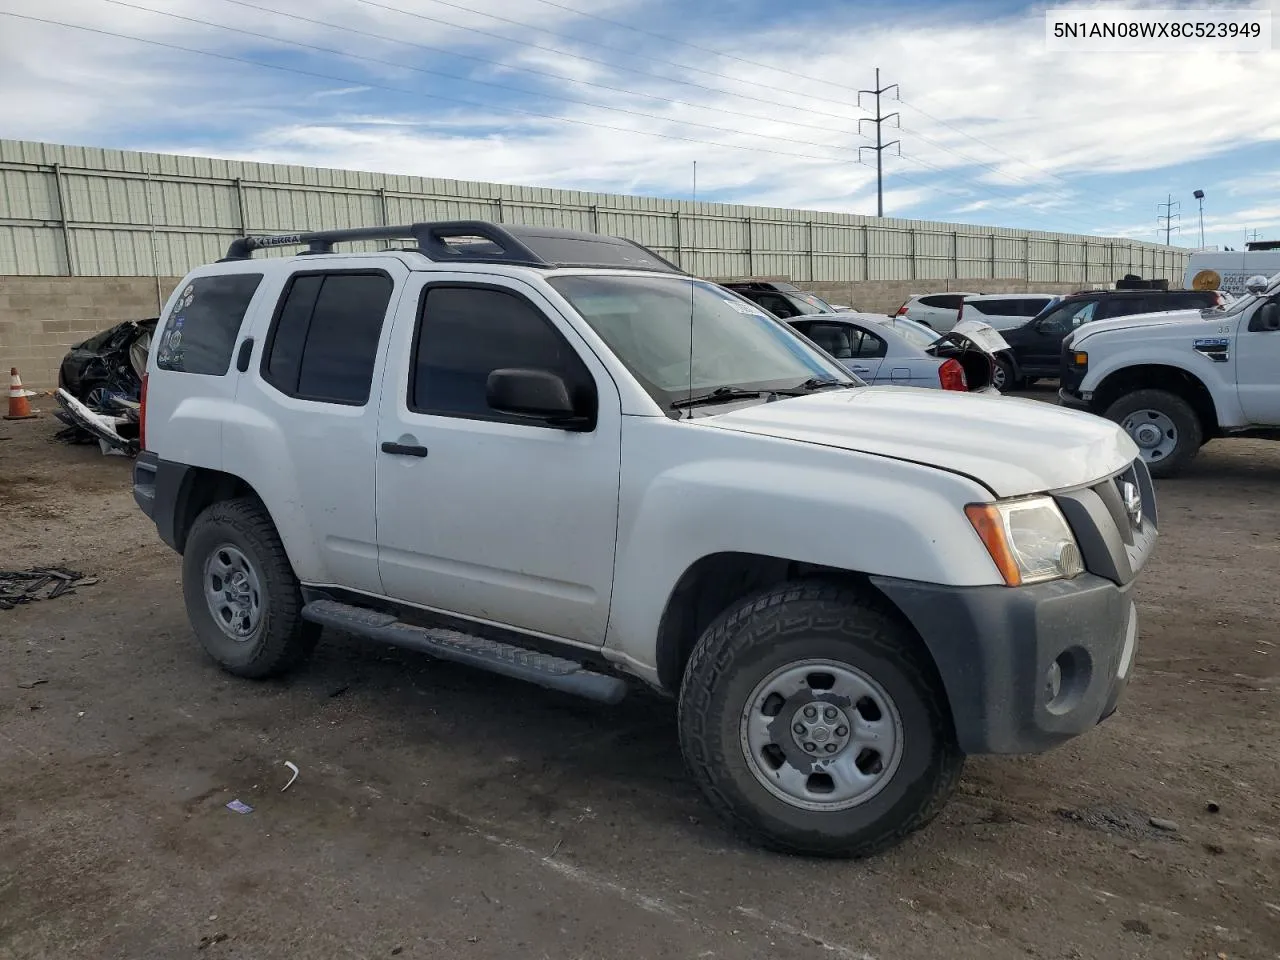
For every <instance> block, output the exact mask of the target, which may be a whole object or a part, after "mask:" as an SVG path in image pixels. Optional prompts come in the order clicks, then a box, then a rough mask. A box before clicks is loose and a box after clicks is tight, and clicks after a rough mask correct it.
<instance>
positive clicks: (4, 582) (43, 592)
mask: <svg viewBox="0 0 1280 960" xmlns="http://www.w3.org/2000/svg"><path fill="white" fill-rule="evenodd" d="M97 582H98V580H97V578H96V577H86V576H85V575H84V574H82V573H76V572H75V571H74V570H67V569H65V568H64V567H39V568H36V569H32V570H0V610H12V609H13V608H14V607H16V606H17V605H18V604H20V603H30V602H31V601H33V600H53V599H54V598H55V597H60V596H62V595H63V594H66V593H70V592H71V591H73V590H74V589H75V588H76V587H90V586H93V584H95V583H97Z"/></svg>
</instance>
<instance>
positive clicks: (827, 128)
mask: <svg viewBox="0 0 1280 960" xmlns="http://www.w3.org/2000/svg"><path fill="white" fill-rule="evenodd" d="M223 2H224V3H232V4H235V5H236V6H238V7H245V8H246V9H249V10H255V11H257V12H259V13H270V14H274V15H275V16H278V17H287V18H288V19H290V20H297V21H299V22H301V23H309V24H312V25H313V26H317V27H326V28H328V29H331V30H339V31H342V32H343V33H350V34H353V35H355V36H359V37H368V38H369V39H371V40H380V41H383V42H385V43H398V44H401V45H402V46H406V47H414V48H417V49H419V50H427V51H430V52H432V53H439V54H443V55H445V56H450V57H458V58H461V59H463V60H473V61H475V62H476V63H483V64H487V65H489V66H494V67H501V68H503V69H507V70H516V71H519V72H521V73H529V74H533V75H534V76H538V77H547V78H549V79H551V80H558V81H561V82H563V83H570V84H576V85H581V86H586V87H595V88H596V89H599V90H608V91H609V92H611V93H621V94H624V95H626V96H634V97H643V98H645V99H649V100H659V101H662V102H663V103H670V104H674V105H676V106H682V107H693V108H694V109H697V110H706V111H710V112H715V113H722V114H728V115H729V116H734V117H742V118H744V119H747V120H760V121H763V122H766V123H784V124H786V125H787V126H790V127H804V128H806V129H810V130H820V131H822V132H823V133H831V132H832V130H831V125H830V124H826V125H824V126H819V125H818V124H816V123H803V122H801V121H798V120H791V119H786V120H783V119H780V118H778V117H765V116H761V115H760V114H757V113H743V112H741V111H738V110H730V109H728V108H727V107H722V106H708V105H706V104H701V103H695V102H693V101H692V100H678V99H675V98H673V97H663V96H659V95H658V94H654V93H647V92H641V91H638V90H626V89H624V88H622V87H613V86H609V85H608V84H606V83H597V82H596V81H594V80H583V79H580V78H578V77H568V76H565V75H564V74H559V73H551V72H549V71H547V70H538V69H536V68H534V67H525V66H520V65H517V64H513V63H504V62H503V61H501V60H493V59H490V58H488V57H478V56H476V55H474V54H470V53H459V52H457V51H455V50H447V49H445V48H444V47H433V46H431V45H430V44H425V43H418V42H416V41H414V40H404V39H401V38H399V37H388V36H386V35H384V34H380V33H371V32H369V31H368V30H358V29H356V28H355V27H348V26H345V25H343V24H340V23H331V22H329V21H326V20H316V19H314V18H313V17H304V16H302V15H301V14H296V13H286V12H285V11H283V10H274V9H272V8H270V7H262V6H259V5H258V4H255V3H249V2H248V0H223ZM139 9H150V8H148V7H139ZM151 12H153V13H159V12H161V11H158V10H152V11H151ZM642 76H645V77H649V78H650V79H655V80H656V79H665V78H659V77H651V76H650V75H649V74H642ZM700 89H707V90H711V89H712V88H710V87H706V88H700ZM715 92H717V93H725V92H726V91H715ZM727 95H729V96H736V94H727ZM749 99H755V98H749ZM762 102H764V103H772V102H773V101H770V100H766V101H762ZM777 106H781V107H786V108H787V109H793V108H792V107H790V106H789V105H787V104H781V103H780V104H777ZM832 116H834V114H833V115H832ZM837 119H841V120H852V119H854V118H853V117H838V118H837Z"/></svg>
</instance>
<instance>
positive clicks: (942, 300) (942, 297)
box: [920, 293, 964, 310]
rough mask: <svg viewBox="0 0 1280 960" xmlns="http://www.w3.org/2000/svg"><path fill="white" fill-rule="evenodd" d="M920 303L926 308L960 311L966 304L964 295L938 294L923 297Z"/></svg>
mask: <svg viewBox="0 0 1280 960" xmlns="http://www.w3.org/2000/svg"><path fill="white" fill-rule="evenodd" d="M920 302H921V303H923V304H924V305H925V306H926V307H934V308H936V309H938V310H959V309H960V307H961V305H962V304H963V303H964V294H955V293H937V294H933V295H932V296H928V297H921V298H920Z"/></svg>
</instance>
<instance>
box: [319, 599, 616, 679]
mask: <svg viewBox="0 0 1280 960" xmlns="http://www.w3.org/2000/svg"><path fill="white" fill-rule="evenodd" d="M302 617H303V619H304V620H309V621H311V622H312V623H318V624H320V625H321V626H324V627H333V628H334V629H336V630H345V631H346V632H347V633H354V634H356V635H357V636H360V637H367V638H368V639H370V640H381V641H382V642H383V643H389V644H392V645H393V646H397V647H404V648H405V649H408V650H417V651H419V652H421V653H426V654H430V655H431V656H433V657H437V658H439V659H441V660H454V661H456V662H458V663H465V664H467V665H468V666H472V667H479V668H480V669H481V670H488V671H489V672H490V673H500V674H502V675H503V676H506V677H515V678H516V679H517V680H527V681H529V682H530V683H536V684H537V685H538V686H540V687H548V688H550V689H552V690H560V691H563V692H564V693H573V694H577V695H578V696H580V697H586V698H587V699H588V700H598V701H600V702H601V703H617V702H618V701H619V700H621V699H622V698H623V697H624V696H626V693H627V684H626V681H624V680H622V679H621V678H620V677H610V676H606V675H605V674H603V673H593V672H592V671H590V670H588V669H586V668H585V667H584V666H583V665H582V664H580V663H577V662H575V661H573V660H565V659H562V658H561V657H553V656H552V655H551V654H549V653H539V652H538V651H536V650H526V649H525V648H524V647H517V646H513V645H512V644H509V643H498V642H497V641H496V640H487V639H485V638H484V637H475V636H471V635H470V634H466V633H459V632H458V631H456V630H439V629H431V628H428V627H416V626H414V625H413V624H409V623H404V622H402V621H400V620H397V619H396V618H395V617H393V616H391V614H389V613H379V612H378V611H376V610H367V609H365V608H364V607H354V606H351V605H349V604H345V603H338V602H337V601H335V600H314V601H312V602H311V603H308V604H307V605H306V606H305V607H303V608H302Z"/></svg>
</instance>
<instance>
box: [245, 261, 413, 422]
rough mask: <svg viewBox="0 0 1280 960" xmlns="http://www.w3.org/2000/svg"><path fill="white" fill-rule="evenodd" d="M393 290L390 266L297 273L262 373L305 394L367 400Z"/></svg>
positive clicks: (307, 397) (321, 398)
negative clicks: (382, 270) (365, 270)
mask: <svg viewBox="0 0 1280 960" xmlns="http://www.w3.org/2000/svg"><path fill="white" fill-rule="evenodd" d="M391 293H392V282H391V278H390V277H388V276H387V275H386V274H385V273H313V274H298V275H295V276H294V277H293V278H292V279H291V280H290V281H289V285H288V286H287V287H286V288H285V291H284V295H283V296H282V297H281V300H280V306H279V308H278V309H277V311H276V319H275V322H274V324H272V329H271V333H270V334H268V337H267V345H266V349H265V350H264V351H263V360H262V377H263V379H264V380H266V381H267V382H268V383H270V384H271V385H272V386H274V387H275V388H276V389H277V390H279V391H281V392H282V393H287V394H289V395H290V396H293V397H297V398H299V399H301V400H316V401H319V402H323V403H341V404H347V405H349V406H363V405H364V404H365V403H367V402H368V400H369V389H370V386H371V385H372V382H373V367H374V364H375V362H376V361H377V353H378V339H379V337H380V336H381V334H382V323H383V320H384V318H385V317H386V314H387V305H388V304H389V303H390V302H391Z"/></svg>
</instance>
